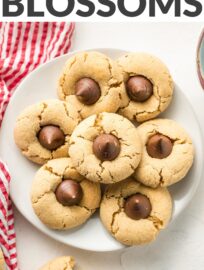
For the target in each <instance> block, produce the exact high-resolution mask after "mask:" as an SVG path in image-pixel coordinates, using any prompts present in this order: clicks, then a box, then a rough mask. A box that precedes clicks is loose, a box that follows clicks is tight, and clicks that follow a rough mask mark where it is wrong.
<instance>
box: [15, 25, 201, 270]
mask: <svg viewBox="0 0 204 270" xmlns="http://www.w3.org/2000/svg"><path fill="white" fill-rule="evenodd" d="M203 26H204V24H202V23H191V24H190V23H185V24H183V23H179V24H175V23H165V24H161V23H156V24H153V23H151V24H148V23H143V24H141V23H125V24H124V23H123V24H107V23H103V24H101V23H100V24H98V23H83V24H77V26H76V33H75V37H74V43H73V47H72V49H73V50H75V49H76V50H81V49H86V48H94V47H114V48H122V49H126V50H128V49H129V50H141V51H149V52H152V53H154V54H156V55H158V56H160V57H161V58H163V60H164V61H165V62H166V63H167V65H168V66H169V68H170V70H171V72H172V74H173V77H174V79H175V81H176V82H177V83H178V84H179V85H180V87H181V88H182V89H183V91H185V93H186V95H187V97H188V98H189V99H190V101H191V102H192V104H193V106H194V108H195V111H196V114H197V116H198V118H199V120H200V124H201V127H202V130H203V132H204V121H203V114H204V109H203V107H204V93H203V92H202V91H201V87H200V85H199V83H198V80H197V75H196V67H195V53H196V45H197V39H198V36H199V33H200V32H201V29H202V27H203ZM183 113H184V114H185V112H183ZM189 124H190V123H189ZM192 181H193V179H192ZM15 216H16V233H17V245H18V255H19V262H20V269H21V270H28V269H29V270H37V269H38V268H39V267H40V266H41V265H42V264H43V263H45V262H46V261H47V260H49V259H51V258H53V257H55V256H58V255H59V256H61V255H65V254H71V255H73V256H75V257H76V259H77V262H78V265H79V267H78V269H83V270H86V269H87V270H96V269H97V270H102V269H106V270H110V269H111V270H116V269H117V270H121V269H123V267H124V269H127V270H133V269H134V270H136V269H140V270H149V269H151V270H181V269H185V270H194V269H196V270H202V269H204V257H203V253H204V181H203V182H202V183H201V184H200V187H199V190H198V192H197V194H196V196H195V198H194V199H193V201H192V203H191V204H190V205H189V207H188V208H187V209H186V210H185V211H184V213H183V214H182V215H181V216H180V217H179V218H178V219H177V220H176V222H174V224H172V225H171V226H170V227H169V228H168V229H167V230H166V231H164V232H163V233H162V234H161V235H160V236H159V238H158V240H157V241H156V242H155V243H153V244H151V245H149V246H145V247H142V248H132V249H128V250H126V252H125V253H124V252H116V253H103V254H100V253H93V252H92V253H91V252H86V251H82V250H77V249H75V248H72V247H67V246H64V245H62V244H60V243H57V242H56V241H54V240H52V239H50V238H48V237H46V236H44V235H43V234H42V233H40V232H38V231H37V230H36V229H35V228H34V227H33V226H32V225H30V224H29V223H28V222H27V221H26V220H25V219H24V218H23V217H22V216H21V215H20V214H19V213H18V212H17V211H15ZM96 237H97V236H96ZM99 244H100V243H99ZM122 253H123V255H122V259H121V254H122ZM121 263H122V264H121ZM122 265H123V267H122Z"/></svg>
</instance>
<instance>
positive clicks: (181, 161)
mask: <svg viewBox="0 0 204 270" xmlns="http://www.w3.org/2000/svg"><path fill="white" fill-rule="evenodd" d="M138 131H139V134H140V137H141V139H142V144H143V153H142V159H141V162H140V164H139V166H138V168H137V169H136V172H135V178H136V179H137V180H138V181H139V182H141V183H143V184H144V185H146V186H150V187H153V188H155V187H158V186H170V185H172V184H175V183H176V182H178V181H180V180H181V179H183V178H184V177H185V176H186V174H187V173H188V171H189V170H190V168H191V166H192V164H193V158H194V147H193V144H192V140H191V138H190V137H189V135H188V134H187V133H186V131H185V130H184V129H183V128H182V127H180V125H179V124H177V123H176V122H174V121H173V120H168V119H156V120H151V121H148V122H146V123H144V124H142V125H140V126H139V127H138Z"/></svg>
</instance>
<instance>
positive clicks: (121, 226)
mask: <svg viewBox="0 0 204 270" xmlns="http://www.w3.org/2000/svg"><path fill="white" fill-rule="evenodd" d="M138 193H140V194H143V195H145V196H146V197H147V198H148V199H149V200H150V203H151V206H152V210H151V213H150V215H149V217H147V218H146V219H140V220H133V219H131V218H129V217H128V216H127V215H126V214H125V212H124V203H125V199H126V198H128V197H129V196H131V195H134V194H138ZM171 215H172V199H171V196H170V193H169V192H168V190H167V189H166V188H161V187H159V188H157V189H152V188H149V187H145V186H143V185H142V184H140V183H137V182H136V181H135V180H134V179H128V180H125V181H122V182H120V183H117V184H112V185H109V186H108V187H107V189H106V191H105V194H104V196H103V199H102V202H101V206H100V217H101V220H102V222H103V224H104V226H105V227H106V229H107V230H108V231H109V232H110V233H111V234H112V236H113V237H115V239H116V240H118V241H119V242H121V243H122V244H124V245H128V246H132V245H141V244H145V243H150V242H152V241H153V240H155V239H156V237H157V235H158V233H159V232H160V230H161V229H164V228H165V227H166V226H167V224H168V223H169V220H170V218H171Z"/></svg>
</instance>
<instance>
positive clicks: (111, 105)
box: [58, 52, 125, 118]
mask: <svg viewBox="0 0 204 270" xmlns="http://www.w3.org/2000/svg"><path fill="white" fill-rule="evenodd" d="M123 92H125V86H124V83H123V76H122V73H121V71H120V69H119V67H118V65H117V64H116V63H115V62H114V61H113V60H111V59H110V58H108V57H107V56H106V55H104V54H102V53H99V52H82V53H78V54H76V55H74V56H73V57H71V58H70V59H69V60H68V61H67V63H66V66H65V68H64V70H63V73H62V75H61V77H60V79H59V85H58V95H59V98H60V99H62V100H67V101H69V102H71V103H72V104H73V105H74V106H75V107H76V108H77V110H78V111H79V112H80V115H81V116H82V118H86V117H88V116H90V115H92V114H96V113H100V112H104V111H106V112H116V111H117V110H118V108H119V106H120V104H121V94H122V93H123Z"/></svg>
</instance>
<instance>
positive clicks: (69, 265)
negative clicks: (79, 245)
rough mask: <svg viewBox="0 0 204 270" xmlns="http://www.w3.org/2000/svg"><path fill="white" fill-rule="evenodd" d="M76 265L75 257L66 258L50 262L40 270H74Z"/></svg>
mask: <svg viewBox="0 0 204 270" xmlns="http://www.w3.org/2000/svg"><path fill="white" fill-rule="evenodd" d="M74 265H75V262H74V258H73V257H70V256H64V257H59V258H56V259H54V260H52V261H50V262H48V263H47V264H46V265H44V266H43V267H42V268H40V269H39V270H73V269H74Z"/></svg>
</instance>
